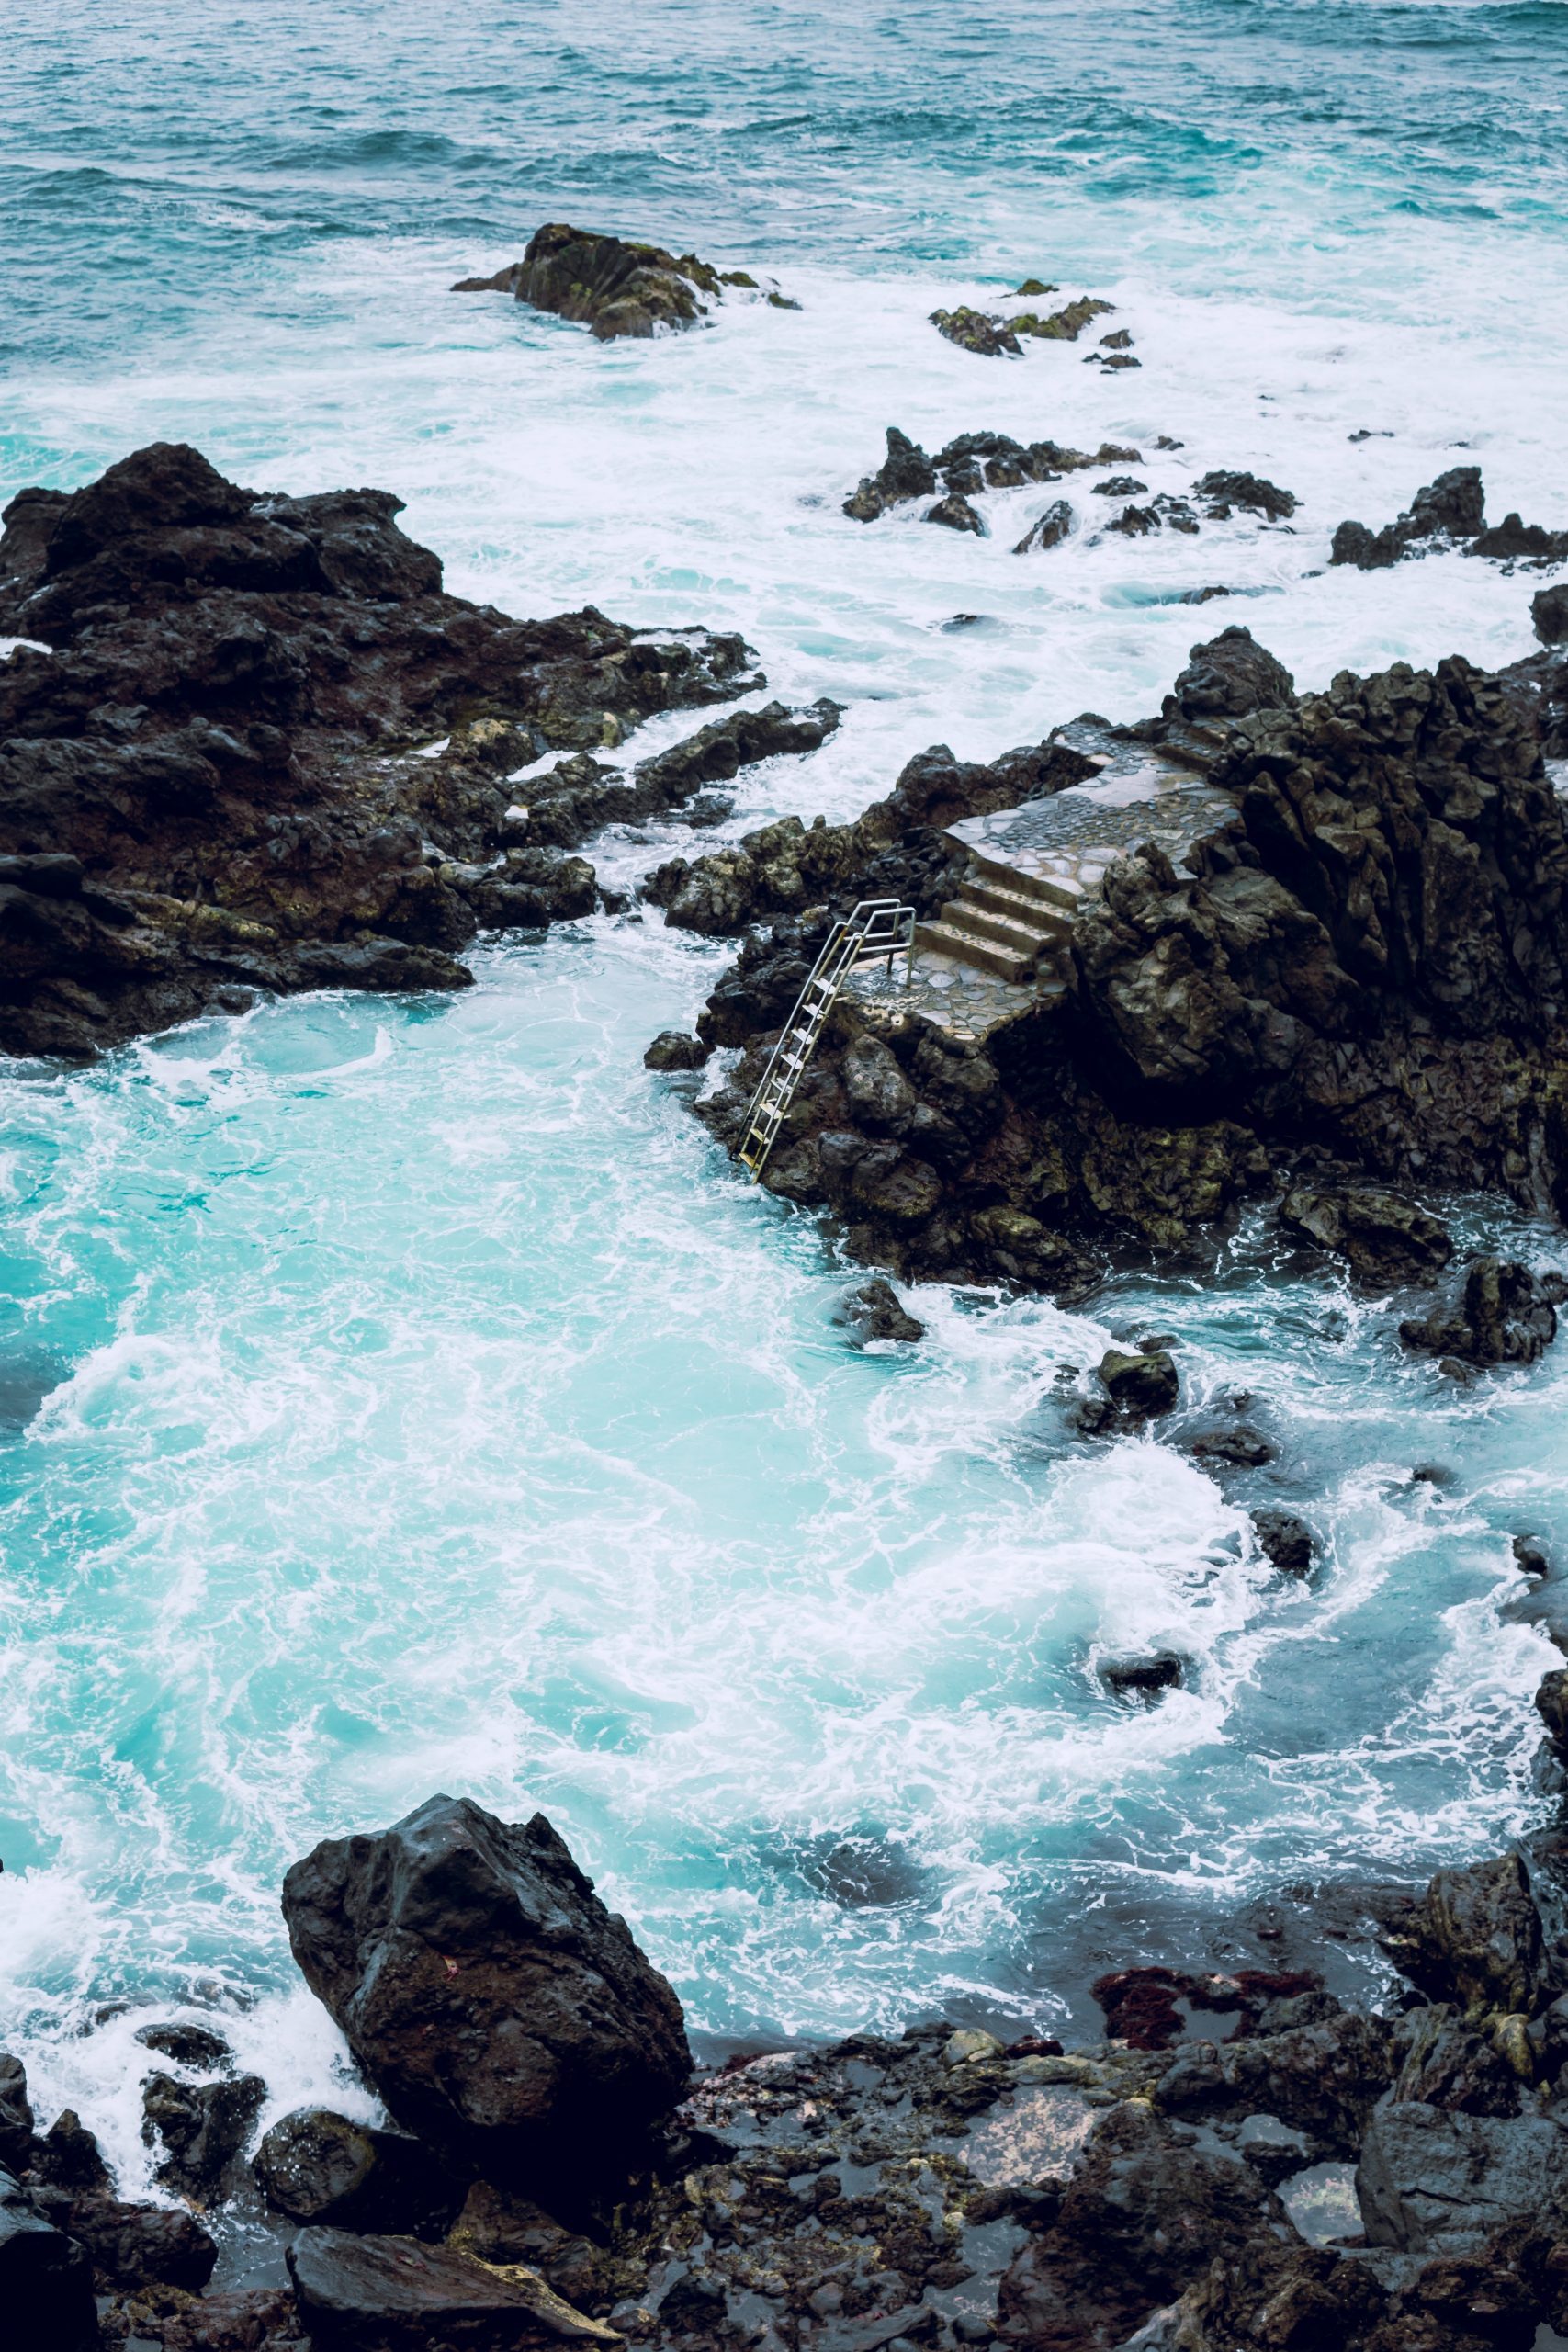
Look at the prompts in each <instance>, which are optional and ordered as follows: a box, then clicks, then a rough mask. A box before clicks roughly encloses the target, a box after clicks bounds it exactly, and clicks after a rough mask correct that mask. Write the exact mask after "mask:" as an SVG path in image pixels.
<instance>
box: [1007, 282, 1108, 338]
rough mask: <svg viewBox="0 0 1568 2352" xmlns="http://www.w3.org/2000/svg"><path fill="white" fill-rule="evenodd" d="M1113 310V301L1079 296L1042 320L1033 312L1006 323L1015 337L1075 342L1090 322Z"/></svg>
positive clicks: (1025, 312)
mask: <svg viewBox="0 0 1568 2352" xmlns="http://www.w3.org/2000/svg"><path fill="white" fill-rule="evenodd" d="M1115 308H1116V305H1115V303H1114V302H1101V301H1100V300H1097V298H1096V297H1095V296H1094V295H1092V294H1080V295H1079V296H1078V297H1077V300H1076V301H1072V302H1064V304H1063V305H1062V308H1061V309H1060V310H1059V311H1049V312H1047V313H1046V315H1045V316H1044V317H1042V316H1041V315H1040V313H1039V312H1038V311H1020V312H1019V313H1018V315H1017V316H1016V317H1015V318H1012V319H1010V320H1009V321H1008V322H1007V323H1008V325H1009V326H1010V328H1011V330H1012V332H1013V334H1015V335H1019V334H1028V335H1034V336H1036V337H1038V338H1039V340H1040V341H1042V342H1043V343H1077V339H1078V337H1079V335H1080V334H1082V333H1083V331H1084V329H1085V327H1087V326H1088V325H1089V322H1090V321H1091V320H1093V319H1102V318H1105V317H1107V316H1109V314H1110V313H1111V311H1113V310H1114V309H1115Z"/></svg>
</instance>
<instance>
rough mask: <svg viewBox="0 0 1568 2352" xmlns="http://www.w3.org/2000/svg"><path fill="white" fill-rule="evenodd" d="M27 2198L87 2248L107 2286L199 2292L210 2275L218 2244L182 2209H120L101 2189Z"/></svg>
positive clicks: (46, 2191) (45, 2191) (39, 2192)
mask: <svg viewBox="0 0 1568 2352" xmlns="http://www.w3.org/2000/svg"><path fill="white" fill-rule="evenodd" d="M32 2195H33V2201H34V2203H35V2204H36V2205H37V2207H38V2208H39V2211H40V2212H42V2213H43V2215H44V2216H45V2218H46V2219H47V2220H49V2221H51V2222H53V2223H54V2225H55V2227H56V2228H57V2229H61V2230H63V2231H64V2232H65V2233H66V2235H67V2236H68V2237H71V2238H74V2239H75V2241H76V2243H77V2245H81V2246H85V2248H86V2250H87V2253H88V2255H89V2256H91V2259H92V2264H93V2268H94V2270H95V2272H96V2275H97V2277H98V2278H99V2280H100V2281H101V2282H102V2284H103V2285H104V2286H105V2287H106V2288H116V2287H141V2286H148V2285H156V2286H164V2287H184V2288H185V2289H186V2290H188V2291H189V2292H191V2293H194V2294H199V2293H200V2291H201V2290H202V2288H203V2287H205V2286H206V2284H207V2282H208V2280H209V2278H211V2276H212V2272H213V2268H214V2267H215V2265H216V2263H217V2260H218V2248H217V2245H215V2243H214V2242H213V2240H212V2239H211V2238H210V2237H209V2235H208V2233H207V2232H206V2231H205V2230H204V2229H203V2228H202V2226H201V2223H200V2222H198V2221H197V2219H196V2216H195V2215H194V2214H193V2213H187V2212H186V2211H185V2209H184V2207H183V2206H178V2205H175V2206H170V2205H124V2204H121V2203H120V2201H119V2199H118V2198H115V2197H111V2196H109V2195H107V2193H106V2192H104V2191H103V2190H94V2191H90V2192H88V2193H87V2194H86V2195H73V2192H72V2191H71V2190H70V2189H67V2188H39V2189H35V2190H34V2191H33V2192H32Z"/></svg>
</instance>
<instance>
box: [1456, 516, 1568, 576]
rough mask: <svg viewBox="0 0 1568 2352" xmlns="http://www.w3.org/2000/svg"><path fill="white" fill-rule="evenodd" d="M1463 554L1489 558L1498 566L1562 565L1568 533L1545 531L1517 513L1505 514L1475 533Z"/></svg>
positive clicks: (1566, 550) (1567, 548) (1567, 547)
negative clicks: (1522, 564) (1523, 563)
mask: <svg viewBox="0 0 1568 2352" xmlns="http://www.w3.org/2000/svg"><path fill="white" fill-rule="evenodd" d="M1465 553H1466V554H1467V555H1483V556H1490V557H1491V558H1492V560H1493V561H1494V562H1498V563H1517V562H1519V561H1521V560H1522V561H1524V562H1529V563H1537V564H1541V563H1562V562H1563V561H1564V560H1568V531H1549V530H1547V529H1546V528H1545V526H1543V525H1542V524H1540V523H1527V522H1525V521H1524V520H1523V519H1522V517H1521V516H1520V515H1517V514H1515V515H1504V517H1503V520H1502V521H1501V522H1500V523H1491V524H1488V525H1487V526H1486V528H1485V529H1484V530H1483V531H1481V532H1479V533H1478V534H1477V536H1476V537H1474V538H1473V539H1472V541H1471V543H1470V545H1469V547H1468V548H1466V549H1465Z"/></svg>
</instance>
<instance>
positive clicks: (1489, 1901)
mask: <svg viewBox="0 0 1568 2352" xmlns="http://www.w3.org/2000/svg"><path fill="white" fill-rule="evenodd" d="M1565 1889H1568V1873H1565V1871H1564V1869H1563V1866H1562V1860H1561V1858H1560V1857H1559V1856H1558V1854H1557V1853H1556V1850H1555V1849H1553V1848H1552V1847H1551V1846H1545V1847H1542V1848H1541V1849H1539V1850H1535V1851H1530V1850H1529V1849H1517V1850H1516V1851H1514V1852H1512V1853H1508V1854H1501V1855H1498V1856H1497V1857H1495V1859H1494V1860H1489V1861H1483V1862H1477V1863H1473V1864H1472V1865H1470V1866H1469V1867H1467V1868H1464V1869H1453V1870H1444V1871H1438V1872H1437V1874H1436V1876H1435V1877H1434V1878H1433V1880H1432V1882H1431V1883H1430V1885H1429V1886H1428V1887H1427V1893H1426V1895H1425V1897H1424V1898H1423V1900H1422V1901H1421V1902H1420V1903H1419V1904H1418V1905H1416V1907H1415V1908H1414V1910H1412V1911H1411V1912H1410V1913H1409V1914H1408V1916H1407V1917H1405V1918H1404V1920H1402V1921H1399V1922H1397V1923H1395V1924H1393V1925H1391V1926H1390V1927H1389V1928H1386V1929H1385V1930H1384V1935H1383V1942H1384V1945H1385V1947H1386V1949H1387V1951H1388V1953H1389V1956H1390V1958H1391V1959H1392V1960H1393V1962H1394V1965H1395V1966H1396V1967H1397V1968H1399V1969H1400V1970H1401V1971H1402V1973H1404V1975H1406V1976H1408V1977H1409V1978H1410V1980H1411V1982H1412V1984H1414V1985H1417V1986H1418V1987H1419V1988H1420V1990H1421V1991H1422V1992H1423V1993H1425V1994H1426V1995H1427V1997H1428V1999H1430V2000H1435V2001H1451V2002H1454V2003H1457V2005H1458V2006H1459V2007H1461V2008H1472V2007H1473V2008H1477V2009H1481V2008H1485V2009H1494V2010H1500V2011H1502V2012H1503V2013H1504V2014H1505V2015H1509V2016H1512V2015H1523V2016H1528V2017H1533V2016H1535V2015H1536V2014H1537V2013H1538V2012H1539V2011H1540V2010H1541V2009H1542V2008H1544V2007H1547V2006H1548V2004H1549V2003H1551V2001H1553V2000H1554V1999H1555V1998H1556V1997H1557V1996H1558V1995H1559V1994H1560V1993H1562V1992H1563V1991H1564V1990H1568V1978H1565V1977H1564V1975H1563V1963H1562V1958H1561V1956H1559V1955H1558V1953H1557V1951H1556V1948H1555V1947H1556V1939H1557V1937H1558V1935H1559V1934H1560V1933H1561V1930H1562V1923H1563V1904H1564V1893H1565Z"/></svg>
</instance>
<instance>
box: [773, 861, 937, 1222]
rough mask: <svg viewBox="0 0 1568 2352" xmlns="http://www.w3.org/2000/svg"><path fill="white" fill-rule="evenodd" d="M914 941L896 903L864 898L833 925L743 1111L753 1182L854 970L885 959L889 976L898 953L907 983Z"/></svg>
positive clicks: (910, 921) (908, 910)
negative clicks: (883, 957) (881, 958)
mask: <svg viewBox="0 0 1568 2352" xmlns="http://www.w3.org/2000/svg"><path fill="white" fill-rule="evenodd" d="M914 940H915V910H914V908H913V907H901V906H900V905H899V903H898V901H897V899H862V900H861V902H860V904H859V906H858V907H856V909H855V910H854V912H853V913H852V915H848V916H845V917H842V918H841V919H840V921H839V922H836V923H835V924H834V925H833V928H832V930H831V931H830V932H829V934H828V944H827V945H826V946H825V947H824V948H823V950H822V953H821V955H820V956H818V958H817V961H816V963H815V964H814V965H813V966H812V967H811V977H810V978H809V979H808V980H807V983H806V986H805V987H804V988H803V989H801V991H800V994H799V995H798V996H797V997H796V999H795V1011H794V1012H792V1013H791V1014H790V1016H789V1019H788V1020H787V1021H786V1022H785V1023H784V1032H783V1034H782V1035H781V1036H780V1038H779V1042H778V1044H777V1045H776V1046H774V1047H773V1052H772V1053H771V1054H770V1055H769V1056H768V1066H767V1068H766V1069H765V1070H764V1071H763V1072H762V1079H761V1085H760V1086H759V1087H758V1089H757V1091H756V1092H755V1094H753V1095H752V1097H751V1101H750V1105H749V1106H748V1109H747V1113H746V1127H745V1138H744V1141H743V1142H742V1143H741V1146H740V1148H739V1151H738V1152H737V1154H736V1158H737V1159H739V1162H740V1164H741V1166H742V1167H743V1168H745V1169H748V1170H750V1176H751V1182H753V1184H754V1183H755V1182H756V1181H757V1179H758V1177H759V1176H760V1175H761V1172H762V1168H763V1164H764V1162H765V1161H766V1159H767V1157H768V1154H769V1152H770V1151H772V1149H773V1145H774V1142H775V1141H776V1140H777V1136H778V1132H779V1129H780V1127H781V1126H782V1125H784V1114H785V1112H786V1111H787V1110H788V1109H789V1106H790V1104H791V1103H793V1102H794V1101H795V1092H796V1090H797V1089H798V1087H799V1085H800V1081H801V1080H802V1079H803V1078H804V1077H805V1075H806V1066H807V1063H808V1062H809V1061H810V1059H811V1057H812V1054H813V1052H814V1051H815V1049H816V1046H817V1040H818V1037H820V1035H822V1031H823V1027H824V1025H825V1024H826V1022H827V1019H828V1015H829V1013H830V1012H832V1010H833V1007H834V1005H835V1004H836V1003H837V1002H838V1000H839V992H840V989H842V987H843V985H844V982H845V981H846V980H847V979H848V978H849V977H850V974H851V973H852V971H854V970H855V969H856V968H857V967H859V966H860V965H862V964H870V963H874V962H876V961H877V960H878V959H879V958H880V957H882V956H886V958H887V969H888V972H889V974H891V972H892V970H893V958H894V956H897V955H899V954H902V956H903V957H904V978H905V980H906V982H908V978H909V958H910V956H911V954H912V953H913V949H914Z"/></svg>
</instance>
